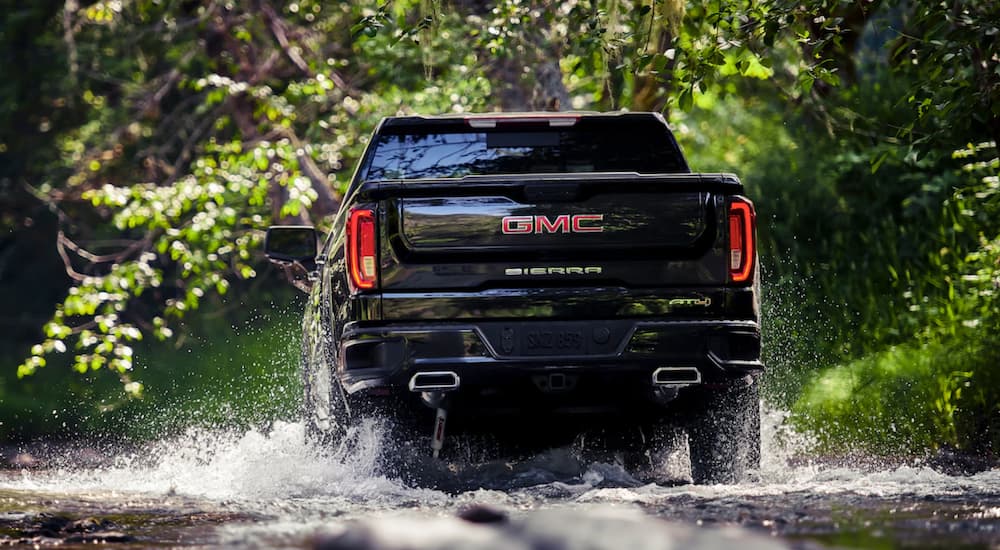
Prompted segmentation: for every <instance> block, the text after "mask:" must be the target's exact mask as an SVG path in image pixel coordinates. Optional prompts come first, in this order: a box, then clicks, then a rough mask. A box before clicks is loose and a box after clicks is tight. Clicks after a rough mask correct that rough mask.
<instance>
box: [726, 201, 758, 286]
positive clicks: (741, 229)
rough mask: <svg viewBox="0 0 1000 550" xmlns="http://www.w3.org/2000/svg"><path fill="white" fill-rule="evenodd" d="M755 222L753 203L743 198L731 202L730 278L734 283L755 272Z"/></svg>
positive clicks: (745, 278) (746, 279)
mask: <svg viewBox="0 0 1000 550" xmlns="http://www.w3.org/2000/svg"><path fill="white" fill-rule="evenodd" d="M755 222H756V214H755V213H754V210H753V203H751V202H750V201H748V200H747V199H743V198H734V199H733V200H732V202H731V203H729V278H730V280H731V281H733V282H734V283H742V282H745V281H748V280H750V276H751V275H752V274H753V261H754V254H755V252H754V224H755Z"/></svg>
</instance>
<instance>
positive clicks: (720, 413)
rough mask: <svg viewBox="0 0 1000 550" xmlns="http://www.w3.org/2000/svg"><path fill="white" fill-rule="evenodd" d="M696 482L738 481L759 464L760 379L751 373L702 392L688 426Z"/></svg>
mask: <svg viewBox="0 0 1000 550" xmlns="http://www.w3.org/2000/svg"><path fill="white" fill-rule="evenodd" d="M688 445H689V447H690V453H691V478H692V480H693V481H694V483H696V484H714V483H726V484H732V483H740V482H742V481H746V479H747V477H748V474H749V472H750V471H751V470H756V469H758V468H760V380H759V377H755V376H751V377H748V378H747V380H746V381H744V380H740V381H739V382H737V383H735V384H732V385H730V386H727V387H725V388H724V389H721V390H718V391H715V392H712V393H710V394H709V395H707V396H706V401H705V403H704V405H703V407H702V408H701V410H699V411H698V412H697V413H696V414H695V415H694V418H693V419H692V422H691V424H690V425H689V426H688Z"/></svg>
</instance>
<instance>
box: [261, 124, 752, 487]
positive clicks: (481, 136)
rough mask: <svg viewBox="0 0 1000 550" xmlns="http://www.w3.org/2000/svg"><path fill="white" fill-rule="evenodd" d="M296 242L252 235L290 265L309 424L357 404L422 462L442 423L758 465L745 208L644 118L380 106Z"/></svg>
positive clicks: (694, 462) (352, 414)
mask: <svg viewBox="0 0 1000 550" xmlns="http://www.w3.org/2000/svg"><path fill="white" fill-rule="evenodd" d="M317 244H318V237H317V233H316V231H315V230H314V229H313V228H311V227H301V226H273V227H271V228H270V229H269V230H268V237H267V243H266V246H265V248H266V253H267V255H268V257H269V258H270V259H271V260H272V261H275V262H278V263H283V264H285V265H286V266H287V265H289V264H292V265H294V264H298V265H299V266H302V267H304V269H305V271H306V272H308V276H307V277H306V278H305V281H306V285H307V286H308V290H309V292H310V299H309V302H308V304H309V305H308V307H307V311H306V314H305V320H304V325H303V330H304V334H303V357H302V361H303V365H302V368H303V376H304V382H305V416H306V424H307V429H308V433H310V434H311V435H313V436H316V437H317V438H319V439H324V438H325V439H330V438H337V437H340V436H341V435H342V434H343V433H344V430H345V428H346V426H348V425H350V424H351V423H352V422H355V421H356V420H357V419H359V418H362V417H366V416H376V417H380V418H384V419H388V420H389V422H390V425H393V426H396V427H397V429H398V430H400V432H404V431H405V432H406V433H407V434H408V435H409V436H410V437H413V438H416V439H417V440H418V441H420V440H421V439H422V441H423V442H425V443H426V447H425V448H426V453H427V454H428V455H431V454H434V455H435V456H437V454H438V452H439V451H441V450H442V449H444V453H445V454H447V453H448V445H447V443H446V441H445V440H444V433H445V422H446V419H447V430H448V433H449V434H454V433H461V432H479V433H490V434H496V435H501V434H507V435H508V436H510V439H509V440H515V441H521V442H536V443H541V444H551V445H559V444H561V443H564V442H566V441H567V440H570V439H572V438H573V437H576V436H578V434H580V433H584V432H587V431H592V430H603V433H605V434H607V433H619V434H636V436H637V437H638V441H640V442H641V443H642V444H644V445H648V446H655V445H656V443H657V438H663V437H666V435H663V434H664V433H666V432H668V431H669V430H667V429H666V427H668V426H680V427H683V428H685V429H686V431H687V434H688V442H689V448H690V455H691V473H692V478H693V480H694V482H696V483H717V482H723V483H732V482H738V481H740V480H742V479H744V478H745V477H746V475H747V472H748V471H750V470H753V469H754V468H756V467H757V465H758V464H759V460H760V413H759V408H758V407H759V387H760V378H761V376H760V375H761V373H762V372H763V368H764V365H763V364H762V363H761V360H760V308H759V278H758V268H757V257H756V250H755V214H754V207H753V204H752V203H751V202H750V201H749V200H748V199H747V198H746V197H744V196H743V185H742V184H741V182H740V180H739V179H738V178H737V177H736V176H733V175H731V174H699V173H692V172H691V170H690V169H689V168H688V165H687V162H686V161H685V159H684V156H683V155H682V153H681V151H680V148H679V147H678V145H677V142H676V140H675V139H674V137H673V135H672V134H671V132H670V130H669V129H668V127H667V124H666V123H665V122H664V120H663V118H662V117H661V116H659V115H658V114H655V113H612V114H599V113H522V114H499V113H493V114H482V115H471V116H443V117H424V116H407V117H393V118H386V119H385V120H383V121H382V123H381V124H380V125H379V126H378V128H377V129H376V131H375V133H374V135H373V137H372V140H371V142H370V144H369V146H368V148H367V151H366V152H365V154H364V157H363V159H362V160H361V162H360V165H359V166H358V168H357V171H356V173H355V176H354V178H353V181H352V182H351V184H350V187H349V188H348V191H347V194H346V197H345V199H344V201H343V205H342V207H341V209H340V212H339V213H338V214H337V218H336V220H335V221H334V224H333V230H332V232H331V233H330V235H328V236H327V237H326V239H325V241H324V242H323V243H322V244H321V245H320V246H319V247H317ZM317 250H318V253H317ZM670 429H671V430H672V429H673V428H670Z"/></svg>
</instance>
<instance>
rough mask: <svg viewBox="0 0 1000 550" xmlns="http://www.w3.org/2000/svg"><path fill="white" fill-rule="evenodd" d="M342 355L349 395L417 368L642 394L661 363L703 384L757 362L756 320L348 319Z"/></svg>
mask: <svg viewBox="0 0 1000 550" xmlns="http://www.w3.org/2000/svg"><path fill="white" fill-rule="evenodd" d="M340 351H341V354H340V356H341V364H340V368H339V369H338V376H339V378H340V382H341V384H342V386H343V387H344V389H345V390H346V391H347V392H348V393H349V394H354V393H357V392H362V391H364V390H371V389H376V388H381V389H387V390H390V391H393V392H394V393H395V392H397V391H398V392H407V393H410V392H411V391H412V390H411V389H410V387H411V383H412V381H413V377H414V375H416V374H418V373H441V372H447V373H454V374H455V376H456V377H457V378H458V379H460V383H461V387H462V388H468V387H473V388H477V389H479V390H482V389H484V388H503V387H515V386H522V385H523V386H526V387H530V386H532V385H534V386H536V387H538V386H539V377H540V376H549V375H552V374H562V375H566V376H569V377H571V379H572V380H574V381H575V380H580V381H581V382H582V383H584V386H583V387H587V386H588V385H589V386H591V387H592V389H597V393H600V389H599V388H601V387H607V388H608V389H609V390H611V389H612V388H615V389H619V388H626V389H628V388H631V389H635V390H641V391H648V390H649V389H650V388H653V387H654V386H655V384H654V374H656V373H657V371H658V370H660V369H663V368H665V367H666V368H679V369H696V370H697V372H698V382H699V383H701V384H704V385H712V384H724V383H726V382H728V381H730V380H733V379H738V378H743V377H745V376H747V375H748V374H755V373H758V372H760V371H762V370H763V368H764V365H763V363H761V361H760V327H759V325H758V324H757V323H756V322H753V321H707V320H688V321H676V320H671V321H635V320H625V321H621V320H618V321H571V322H545V321H528V322H483V323H476V324H452V323H425V324H406V325H395V324H392V325H380V326H360V325H358V324H350V325H348V326H347V327H346V329H345V332H344V334H343V336H342V338H341V350H340ZM662 381H663V380H662V377H661V382H662ZM543 385H544V383H543ZM692 385H693V384H692ZM625 393H629V392H625Z"/></svg>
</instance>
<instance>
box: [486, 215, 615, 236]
mask: <svg viewBox="0 0 1000 550" xmlns="http://www.w3.org/2000/svg"><path fill="white" fill-rule="evenodd" d="M600 221H604V214H576V215H570V214H562V215H560V216H556V217H555V218H553V219H549V217H548V216H504V217H503V220H502V221H501V222H502V225H501V228H502V229H503V233H504V235H518V234H527V233H600V232H602V231H604V227H603V226H600V225H593V222H600Z"/></svg>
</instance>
